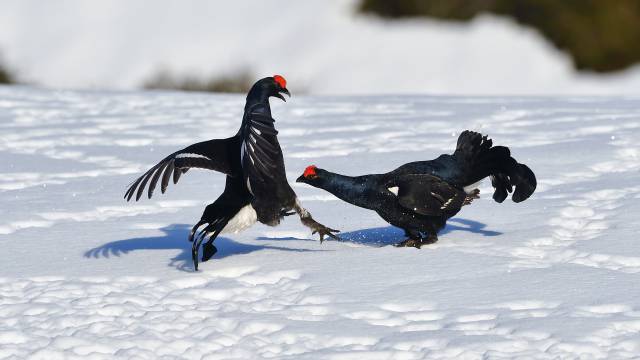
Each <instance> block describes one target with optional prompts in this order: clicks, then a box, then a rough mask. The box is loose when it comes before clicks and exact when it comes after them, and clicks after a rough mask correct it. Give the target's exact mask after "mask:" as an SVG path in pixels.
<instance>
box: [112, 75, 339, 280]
mask: <svg viewBox="0 0 640 360" xmlns="http://www.w3.org/2000/svg"><path fill="white" fill-rule="evenodd" d="M286 85H287V84H286V81H285V79H284V78H283V77H282V76H280V75H274V76H273V77H266V78H264V79H261V80H259V81H257V82H256V83H255V84H254V85H253V87H252V88H251V90H249V93H248V95H247V101H246V104H245V107H244V116H243V118H242V124H241V125H240V129H239V130H238V133H237V134H236V135H235V136H233V137H230V138H227V139H215V140H209V141H203V142H200V143H197V144H193V145H190V146H187V147H186V148H184V149H182V150H180V151H176V152H175V153H173V154H171V155H169V156H167V157H166V158H164V159H163V160H162V161H160V162H159V163H158V164H157V165H155V166H154V167H152V168H151V169H149V171H147V172H146V173H144V174H143V175H142V176H140V177H139V178H138V179H137V180H136V181H134V182H133V184H132V185H131V186H130V187H129V189H128V190H127V192H126V193H125V195H124V197H125V199H127V201H129V200H131V199H132V198H134V197H135V200H136V201H137V200H139V199H140V197H141V196H142V195H143V194H144V192H145V191H144V190H145V187H147V184H148V187H147V189H148V190H147V196H148V197H149V198H151V195H152V194H153V191H154V189H155V188H156V185H157V184H158V182H160V191H162V193H164V192H165V190H166V189H167V185H168V184H169V180H170V179H172V180H173V183H174V184H175V183H177V182H178V179H180V176H181V175H182V174H184V173H186V172H187V170H189V169H191V168H201V169H209V170H215V171H219V172H221V173H224V174H226V175H227V178H226V186H225V189H224V192H223V193H222V195H220V197H219V198H218V199H217V200H216V201H215V202H214V203H213V204H210V205H208V206H207V207H206V208H205V210H204V213H203V214H202V218H201V220H200V221H199V222H198V223H197V224H196V225H195V226H194V227H193V228H192V229H191V234H190V235H189V241H192V242H193V245H192V257H193V262H194V266H195V269H196V270H198V252H199V248H200V245H201V244H202V242H203V241H204V240H205V239H207V238H208V241H207V242H206V243H205V244H204V245H203V246H202V250H203V254H202V261H207V260H209V259H210V258H211V257H212V256H213V255H214V254H215V253H216V251H217V249H216V247H215V246H213V241H214V240H215V239H216V237H217V236H218V235H219V234H220V233H221V232H236V233H237V232H239V231H242V230H244V229H246V228H248V227H250V226H251V225H253V224H254V223H255V222H256V221H259V222H261V223H263V224H266V225H270V226H276V225H278V224H279V223H280V221H281V220H282V219H283V217H284V216H287V215H292V214H294V213H293V212H291V211H292V210H293V211H295V212H296V213H298V215H299V216H300V220H301V221H302V223H303V224H304V225H305V226H307V227H309V228H311V230H312V231H313V233H314V234H315V233H316V232H317V233H319V235H320V241H322V240H323V238H324V236H325V235H327V236H330V237H332V238H337V237H336V236H335V235H334V234H333V233H334V232H338V231H337V230H334V229H331V228H328V227H326V226H324V225H322V224H320V223H318V222H316V221H315V220H314V219H313V218H312V217H311V214H310V213H309V212H308V211H307V210H305V209H304V208H303V207H302V205H301V204H300V201H299V200H298V198H297V196H296V194H295V192H294V191H293V189H291V186H289V183H288V182H287V177H286V174H285V168H284V159H283V155H282V150H281V149H280V144H279V143H278V137H277V135H278V131H277V130H276V129H275V126H274V122H275V120H274V119H273V117H271V107H270V106H269V98H270V97H272V96H274V97H278V98H280V99H282V100H284V101H286V100H285V98H284V96H283V95H282V94H287V95H289V96H291V95H290V93H289V91H288V90H287V87H286ZM201 227H202V229H201V230H200V231H199V232H198V230H199V229H200V228H201ZM197 232H198V233H197ZM196 233H197V234H196Z"/></svg>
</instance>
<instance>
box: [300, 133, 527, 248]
mask: <svg viewBox="0 0 640 360" xmlns="http://www.w3.org/2000/svg"><path fill="white" fill-rule="evenodd" d="M486 177H490V178H491V183H492V185H493V187H494V188H495V191H494V194H493V198H494V200H495V201H497V202H502V201H504V199H505V198H506V197H507V193H511V192H513V196H512V200H513V201H515V202H521V201H524V200H526V199H527V198H529V196H531V195H532V194H533V192H534V191H535V188H536V184H537V182H536V177H535V175H534V174H533V172H532V171H531V170H530V169H529V168H528V167H527V166H526V165H524V164H520V163H518V162H517V161H516V160H515V159H514V158H512V157H511V154H510V151H509V149H508V148H506V147H504V146H493V143H492V141H491V139H488V138H487V137H486V136H482V135H481V134H479V133H476V132H472V131H464V132H463V133H462V134H460V136H459V138H458V143H457V146H456V150H455V152H454V153H453V154H452V155H448V154H444V155H440V156H439V157H438V158H436V159H434V160H430V161H416V162H411V163H408V164H405V165H402V166H400V167H399V168H397V169H395V170H393V171H391V172H388V173H385V174H372V175H363V176H356V177H351V176H345V175H340V174H335V173H331V172H329V171H326V170H322V169H318V168H316V167H314V166H311V167H308V168H307V170H305V173H304V174H303V175H302V176H300V177H299V178H298V180H297V181H299V182H303V183H307V184H310V185H312V186H315V187H318V188H321V189H324V190H327V191H329V192H330V193H332V194H334V195H335V196H337V197H338V198H340V199H342V200H344V201H346V202H349V203H351V204H353V205H356V206H359V207H363V208H367V209H371V210H374V211H376V212H377V213H378V214H379V215H380V216H381V217H382V218H383V219H384V220H386V221H387V222H388V223H390V224H391V225H394V226H397V227H400V228H402V229H404V230H405V232H406V234H407V236H408V239H407V240H405V241H404V242H403V243H401V245H405V246H416V247H420V246H421V245H424V244H428V243H433V242H435V241H437V233H438V231H439V230H441V229H442V228H443V227H444V225H445V223H446V221H447V219H449V218H451V217H452V216H454V215H455V214H457V213H458V211H460V208H461V207H462V206H464V205H467V204H469V203H471V201H472V200H473V199H475V198H477V197H478V193H479V192H478V190H475V189H474V190H470V191H469V192H466V191H465V187H468V186H470V185H473V184H475V183H477V182H478V181H480V180H482V179H484V178H486ZM514 187H515V191H514V190H513V188H514Z"/></svg>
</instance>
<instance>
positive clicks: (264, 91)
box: [247, 75, 291, 101]
mask: <svg viewBox="0 0 640 360" xmlns="http://www.w3.org/2000/svg"><path fill="white" fill-rule="evenodd" d="M282 94H287V95H288V96H289V97H291V93H289V90H287V80H285V79H284V77H282V76H281V75H273V76H269V77H266V78H263V79H260V80H258V81H257V82H256V83H255V84H254V85H253V87H252V88H251V90H249V94H248V95H247V98H254V99H259V100H260V101H264V100H267V99H268V98H270V97H272V96H275V97H277V98H279V99H282V101H287V100H286V99H285V98H284V96H282Z"/></svg>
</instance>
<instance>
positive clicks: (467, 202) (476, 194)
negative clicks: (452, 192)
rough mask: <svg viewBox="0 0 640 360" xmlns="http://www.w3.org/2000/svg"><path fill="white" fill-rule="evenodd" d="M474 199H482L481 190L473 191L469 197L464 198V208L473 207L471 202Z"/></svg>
mask: <svg viewBox="0 0 640 360" xmlns="http://www.w3.org/2000/svg"><path fill="white" fill-rule="evenodd" d="M474 199H480V190H478V189H473V190H472V191H471V192H470V193H468V194H467V196H466V197H465V198H464V201H463V202H462V206H464V205H471V202H472V201H473V200H474Z"/></svg>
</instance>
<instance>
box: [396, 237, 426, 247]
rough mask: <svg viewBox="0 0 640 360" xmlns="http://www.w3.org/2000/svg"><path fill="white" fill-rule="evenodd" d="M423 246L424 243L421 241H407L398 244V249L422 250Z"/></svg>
mask: <svg viewBox="0 0 640 360" xmlns="http://www.w3.org/2000/svg"><path fill="white" fill-rule="evenodd" d="M421 246H422V241H420V239H407V240H404V241H402V242H400V243H398V244H396V247H414V248H417V249H420V247H421Z"/></svg>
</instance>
